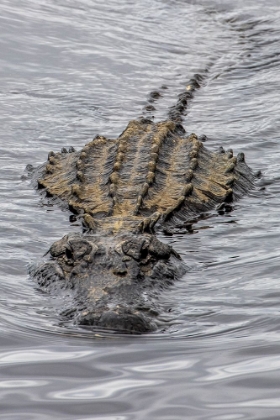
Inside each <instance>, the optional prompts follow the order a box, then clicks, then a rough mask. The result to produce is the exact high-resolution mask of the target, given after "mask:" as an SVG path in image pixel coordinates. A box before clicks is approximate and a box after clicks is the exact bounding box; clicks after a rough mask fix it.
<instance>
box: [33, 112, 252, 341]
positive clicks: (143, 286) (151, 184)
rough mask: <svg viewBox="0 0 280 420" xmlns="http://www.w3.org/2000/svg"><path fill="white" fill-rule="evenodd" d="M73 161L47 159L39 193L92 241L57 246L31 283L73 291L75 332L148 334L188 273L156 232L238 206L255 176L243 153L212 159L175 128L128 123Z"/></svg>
mask: <svg viewBox="0 0 280 420" xmlns="http://www.w3.org/2000/svg"><path fill="white" fill-rule="evenodd" d="M70 152H71V153H69V152H67V151H66V150H65V149H63V150H62V153H53V152H50V153H49V158H48V162H47V163H46V164H44V165H43V166H42V167H41V168H40V169H39V170H38V171H37V178H38V187H39V188H44V189H45V191H46V193H47V194H48V197H54V198H55V199H56V200H57V201H58V202H59V203H64V205H66V206H67V207H68V208H69V209H70V210H71V211H72V212H74V213H76V214H77V215H78V217H80V218H81V220H82V222H83V225H84V226H85V228H86V233H84V234H70V235H67V236H65V237H63V238H62V239H61V240H59V241H57V242H55V243H54V244H53V245H52V246H51V248H50V250H49V254H50V260H49V261H47V262H45V263H43V264H40V265H38V266H37V267H34V268H33V270H31V274H32V275H33V276H34V277H35V278H36V279H37V281H38V283H39V285H40V286H42V287H43V288H45V289H47V290H49V291H50V292H51V291H52V290H55V289H56V287H61V288H67V289H69V290H71V291H72V293H73V306H72V307H71V308H69V310H67V311H64V315H66V316H68V317H71V318H73V319H74V322H75V323H77V324H82V325H92V326H98V327H102V328H109V329H114V330H119V331H125V332H132V333H142V332H147V331H152V330H154V329H155V328H156V324H157V313H158V308H157V302H158V294H159V293H160V291H161V290H162V289H163V288H165V287H167V286H168V285H170V284H171V283H172V282H173V281H174V280H175V279H176V278H178V277H180V276H182V275H183V273H184V272H185V271H186V267H185V266H184V264H183V263H182V261H181V259H180V257H179V256H178V254H177V253H176V252H175V251H174V250H173V249H172V248H171V247H170V246H168V245H166V244H163V243H162V242H160V241H159V240H158V239H157V238H156V236H155V234H154V227H155V225H157V226H158V227H159V228H163V229H172V228H174V227H176V226H181V227H182V226H186V225H187V224H188V223H189V222H190V220H191V219H193V218H194V217H197V216H198V215H200V214H202V213H204V212H206V211H208V210H211V209H213V208H216V207H217V206H220V207H221V206H223V205H227V204H226V203H230V202H231V201H232V200H234V199H237V198H239V197H241V196H242V195H243V194H244V193H246V192H247V191H248V190H249V189H250V188H252V186H253V182H254V176H253V174H252V172H251V170H250V169H249V168H248V166H247V164H246V163H245V160H244V155H243V153H240V154H238V155H237V157H234V156H233V153H232V151H231V150H230V151H228V152H225V151H224V150H223V149H222V148H221V149H220V150H219V152H218V153H213V152H210V151H208V150H207V149H206V148H205V147H204V145H203V143H202V142H201V141H199V140H198V138H197V136H196V135H195V134H191V135H190V136H186V135H185V130H184V128H183V127H182V126H181V124H180V123H178V122H176V121H172V120H169V121H164V122H160V123H153V122H152V121H150V120H140V121H131V122H130V123H129V124H128V126H127V128H126V130H125V131H124V132H123V133H122V134H121V136H120V137H119V138H118V139H117V140H108V139H106V138H105V137H102V136H97V137H96V138H95V139H94V140H92V141H91V142H90V143H88V144H87V145H86V146H84V148H83V149H82V150H81V151H80V152H75V151H73V150H70ZM50 199H51V198H50Z"/></svg>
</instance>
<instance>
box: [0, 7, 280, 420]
mask: <svg viewBox="0 0 280 420" xmlns="http://www.w3.org/2000/svg"><path fill="white" fill-rule="evenodd" d="M0 12H1V13H0V77H1V81H2V83H1V88H0V133H1V137H0V138H1V141H0V146H1V155H0V159H1V166H0V189H1V202H0V220H1V239H0V240H1V247H0V267H1V271H0V273H1V274H0V275H1V296H0V315H1V318H0V333H1V341H0V342H1V349H0V350H1V353H0V377H1V381H0V419H1V420H2V419H3V420H12V419H13V420H25V419H26V420H27V419H28V420H30V419H31V420H33V419H34V420H50V419H53V418H56V419H60V420H64V419H67V420H72V419H73V420H91V419H94V420H134V419H137V420H142V419H143V420H147V419H153V420H183V419H190V420H237V419H238V420H239V419H242V420H276V419H277V420H278V419H279V413H280V399H279V393H280V381H279V374H280V355H279V347H280V331H279V330H280V303H279V301H280V299H279V297H280V292H279V290H280V288H279V266H280V253H279V239H278V238H279V233H280V224H279V207H280V176H279V161H280V145H279V132H280V122H279V103H280V55H279V51H280V29H279V28H280V9H279V4H278V1H277V0H269V1H268V0H266V1H264V0H260V1H258V2H257V3H256V2H253V1H251V0H243V1H239V0H238V1H235V2H234V3H233V2H231V1H229V0H215V1H214V0H213V1H206V0H205V1H183V0H178V1H176V0H173V1H172V0H157V1H156V0H151V1H147V0H143V1H141V2H137V3H136V2H132V1H130V0H118V1H115V0H109V1H108V2H106V3H102V4H101V3H100V2H96V1H95V0H81V1H79V2H75V1H73V0H56V1H55V0H51V1H48V2H45V1H43V0H36V1H34V0H26V1H25V2H21V1H19V0H2V2H1V5H0ZM206 70H207V77H206V78H205V80H204V83H203V86H202V88H201V89H200V90H199V91H198V92H197V94H196V95H195V98H194V100H193V101H192V103H191V105H190V107H189V109H188V113H187V115H186V117H185V119H184V125H185V128H186V130H187V132H188V133H191V132H195V133H197V134H206V135H207V138H208V140H207V144H206V145H207V147H209V148H211V149H212V150H215V149H217V147H219V146H220V145H223V146H224V148H225V149H226V148H229V147H232V148H233V149H234V152H235V153H237V152H239V151H244V152H245V154H246V159H247V162H248V163H249V164H250V166H251V167H252V168H253V170H255V171H258V170H260V171H261V172H262V174H263V176H262V178H261V179H260V180H259V181H258V183H257V185H256V188H255V190H254V191H252V192H251V193H250V194H249V196H248V197H245V198H243V199H242V200H241V201H240V202H238V203H236V204H235V205H234V210H233V212H231V213H229V214H225V215H219V214H217V213H216V212H213V214H212V215H211V217H210V218H207V219H204V220H200V221H198V222H197V224H196V225H195V226H194V228H195V229H194V233H193V234H177V235H174V236H172V237H166V238H162V239H163V240H165V241H166V242H168V243H170V244H171V245H172V246H173V247H174V248H175V249H176V250H177V251H178V252H179V253H180V254H181V255H182V257H183V259H184V261H185V262H186V264H187V265H188V266H189V272H188V273H187V274H186V275H185V277H184V278H182V279H181V280H179V281H177V282H176V283H175V284H174V286H173V287H171V288H170V290H168V291H166V292H165V293H164V294H163V296H162V302H163V304H164V305H165V307H166V309H167V310H168V311H169V312H168V311H167V313H168V316H167V315H166V316H165V318H164V319H163V321H164V322H163V324H162V325H163V326H162V328H161V329H159V331H158V332H156V333H154V334H150V335H145V336H123V335H120V334H114V333H112V332H104V331H89V330H85V329H82V328H77V327H76V326H74V325H71V323H69V324H66V325H65V324H63V323H62V322H61V319H60V318H59V315H58V314H59V311H60V310H61V308H62V307H63V305H64V304H65V303H64V300H63V297H61V298H59V297H58V299H56V300H55V302H54V301H53V300H52V299H51V298H50V297H49V296H48V295H46V294H44V293H42V292H41V291H40V290H38V288H37V287H36V285H35V284H34V283H33V282H32V280H31V279H29V278H28V275H27V266H28V264H30V263H32V262H36V261H38V260H39V259H40V258H41V257H42V255H43V254H44V253H45V252H46V250H47V249H48V247H49V246H50V244H51V243H52V242H53V241H55V240H57V239H59V238H61V236H63V235H64V234H65V233H68V232H70V231H75V230H79V227H78V226H75V224H73V225H71V224H70V223H69V213H68V212H66V211H64V212H63V211H61V210H60V209H58V208H56V207H51V206H47V205H45V204H44V203H43V202H42V201H41V200H40V197H39V196H38V194H37V193H36V192H35V191H34V190H33V189H32V186H31V185H30V181H29V180H28V179H24V177H23V178H22V175H23V174H24V170H25V167H26V165H27V164H33V165H34V166H36V165H38V164H39V163H41V162H43V161H44V160H45V159H46V156H47V153H48V152H49V151H50V150H54V151H59V150H60V149H61V147H64V146H71V145H73V146H75V147H76V148H77V149H79V148H81V147H82V146H83V145H84V144H85V143H87V142H88V141H89V140H91V139H92V138H93V137H94V136H95V135H96V134H98V133H99V134H103V135H105V136H108V137H111V138H116V137H117V136H118V135H119V134H120V133H121V132H122V131H123V129H124V128H125V127H126V124H127V123H128V121H129V120H130V119H132V118H137V117H139V116H141V115H146V111H145V110H144V108H145V106H146V105H147V103H148V98H149V93H150V92H151V91H153V90H155V89H159V88H160V87H161V86H162V85H166V87H167V88H168V89H164V91H163V96H162V97H161V98H160V99H159V100H158V101H157V102H156V103H155V107H156V110H155V111H154V112H153V113H152V116H153V117H154V119H155V121H160V120H162V119H164V118H166V117H167V112H168V107H169V106H171V105H172V104H174V103H175V101H176V97H177V94H178V93H180V92H181V91H183V90H184V89H185V85H186V82H187V81H188V80H189V79H190V78H191V77H192V75H193V74H195V73H197V72H205V71H206Z"/></svg>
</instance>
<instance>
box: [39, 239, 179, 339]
mask: <svg viewBox="0 0 280 420" xmlns="http://www.w3.org/2000/svg"><path fill="white" fill-rule="evenodd" d="M49 254H50V261H48V262H46V263H43V264H40V265H39V266H37V267H36V268H35V269H33V272H32V274H33V276H35V277H36V278H37V281H38V283H39V285H40V286H41V287H43V288H45V289H48V290H51V289H53V287H55V288H57V287H60V288H64V289H70V290H71V293H73V301H74V306H73V307H72V308H70V309H67V310H66V311H64V315H66V314H67V315H68V316H71V317H72V318H73V319H74V322H75V323H77V324H80V325H91V326H98V327H102V328H109V329H114V330H119V331H125V332H147V331H151V330H154V329H155V321H156V318H155V315H156V314H157V309H156V306H157V304H156V303H153V298H154V297H155V295H157V294H158V293H159V291H160V290H162V289H164V288H165V287H166V286H168V285H170V284H171V283H172V282H173V281H174V279H176V278H178V277H180V276H181V275H182V274H183V273H184V271H185V267H184V264H183V263H182V261H181V259H180V257H179V256H178V254H177V253H176V252H175V251H174V250H173V249H172V248H171V247H170V246H169V245H166V244H164V243H162V242H160V241H159V240H158V239H157V238H156V237H155V236H154V235H151V234H147V233H146V234H139V235H132V234H126V235H120V236H117V237H110V236H109V237H104V238H100V237H98V236H93V235H82V234H70V235H66V236H64V237H63V238H62V239H60V240H59V241H57V242H55V243H54V244H53V245H52V246H51V248H50V250H49ZM147 300H148V301H147Z"/></svg>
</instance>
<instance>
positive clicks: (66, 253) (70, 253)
mask: <svg viewBox="0 0 280 420" xmlns="http://www.w3.org/2000/svg"><path fill="white" fill-rule="evenodd" d="M65 255H66V257H67V258H68V260H72V259H73V252H72V250H71V249H69V248H66V250H65Z"/></svg>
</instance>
